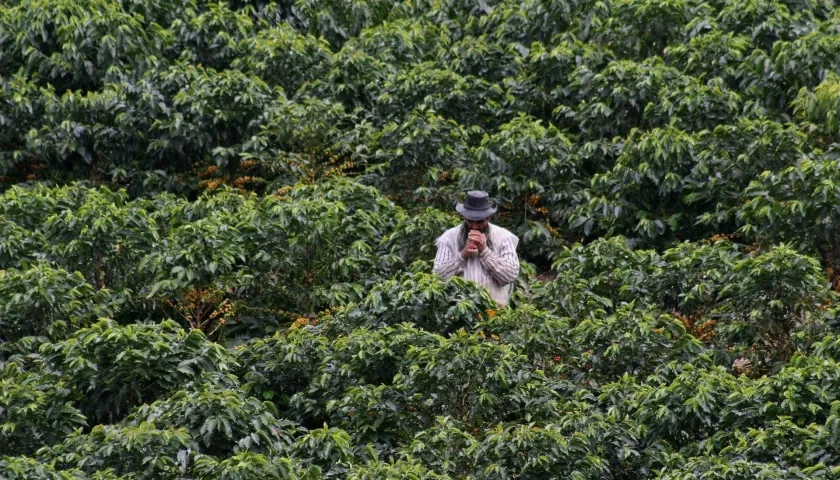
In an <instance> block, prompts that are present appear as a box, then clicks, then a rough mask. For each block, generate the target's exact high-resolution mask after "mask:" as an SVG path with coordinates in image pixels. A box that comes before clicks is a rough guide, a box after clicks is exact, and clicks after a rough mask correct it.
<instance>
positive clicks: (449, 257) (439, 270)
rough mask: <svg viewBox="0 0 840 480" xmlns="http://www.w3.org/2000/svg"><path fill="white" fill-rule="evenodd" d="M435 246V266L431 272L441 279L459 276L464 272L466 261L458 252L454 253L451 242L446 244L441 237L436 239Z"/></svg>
mask: <svg viewBox="0 0 840 480" xmlns="http://www.w3.org/2000/svg"><path fill="white" fill-rule="evenodd" d="M435 245H437V255H435V266H434V268H433V269H432V272H434V273H436V274H438V275H440V276H441V277H443V278H449V277H451V276H453V275H460V274H461V273H463V272H464V266H465V265H466V264H467V261H466V260H465V259H464V257H462V256H461V254H460V252H456V251H455V249H454V248H453V247H452V242H447V241H446V240H445V239H444V238H443V237H441V238H438V240H437V242H435Z"/></svg>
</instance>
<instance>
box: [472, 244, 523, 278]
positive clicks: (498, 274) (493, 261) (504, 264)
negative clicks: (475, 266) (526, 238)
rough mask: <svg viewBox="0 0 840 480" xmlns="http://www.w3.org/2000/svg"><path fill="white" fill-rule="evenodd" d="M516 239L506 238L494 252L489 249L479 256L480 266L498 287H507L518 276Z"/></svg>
mask: <svg viewBox="0 0 840 480" xmlns="http://www.w3.org/2000/svg"><path fill="white" fill-rule="evenodd" d="M517 243H519V241H518V239H516V238H515V237H514V238H508V239H505V240H504V241H503V242H501V245H499V246H498V248H497V249H496V251H493V250H491V249H489V248H486V247H485V248H484V250H483V251H482V252H481V254H480V255H479V258H480V259H481V265H482V266H483V267H484V268H485V269H487V271H488V272H490V275H492V276H493V278H494V279H495V280H496V282H498V283H499V284H500V285H507V284H510V283H513V282H514V281H516V277H518V276H519V257H518V256H517V255H516V244H517Z"/></svg>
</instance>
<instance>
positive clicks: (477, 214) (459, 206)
mask: <svg viewBox="0 0 840 480" xmlns="http://www.w3.org/2000/svg"><path fill="white" fill-rule="evenodd" d="M496 210H498V207H490V208H487V209H484V210H469V209H466V208H464V204H463V203H456V204H455V211H457V212H458V213H460V214H461V216H462V217H464V218H466V219H467V220H472V221H474V222H477V221H479V220H484V219H485V218H487V217H489V216H490V215H493V214H494V213H496Z"/></svg>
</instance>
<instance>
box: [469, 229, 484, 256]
mask: <svg viewBox="0 0 840 480" xmlns="http://www.w3.org/2000/svg"><path fill="white" fill-rule="evenodd" d="M470 243H473V244H475V246H476V249H477V251H478V253H481V252H483V251H484V249H485V248H487V239H486V238H485V236H484V234H483V233H481V232H479V231H478V230H470V234H469V236H468V237H467V244H470Z"/></svg>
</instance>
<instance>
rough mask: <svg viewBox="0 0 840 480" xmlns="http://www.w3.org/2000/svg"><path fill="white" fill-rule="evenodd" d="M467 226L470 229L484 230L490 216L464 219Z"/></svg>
mask: <svg viewBox="0 0 840 480" xmlns="http://www.w3.org/2000/svg"><path fill="white" fill-rule="evenodd" d="M466 222H467V226H468V227H469V228H470V230H484V229H485V228H486V227H487V223H489V222H490V218H489V217H488V218H485V219H484V220H477V221H476V220H466Z"/></svg>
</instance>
